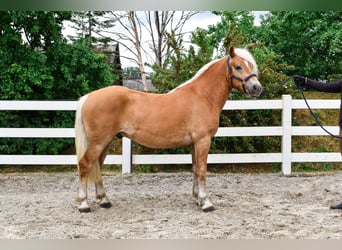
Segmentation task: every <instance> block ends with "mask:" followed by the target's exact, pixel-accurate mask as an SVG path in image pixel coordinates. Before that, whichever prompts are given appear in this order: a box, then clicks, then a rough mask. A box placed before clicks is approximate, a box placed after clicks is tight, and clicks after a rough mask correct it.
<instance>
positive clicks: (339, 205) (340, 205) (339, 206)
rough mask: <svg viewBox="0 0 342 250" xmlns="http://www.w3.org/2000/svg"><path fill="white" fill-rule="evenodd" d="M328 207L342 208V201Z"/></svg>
mask: <svg viewBox="0 0 342 250" xmlns="http://www.w3.org/2000/svg"><path fill="white" fill-rule="evenodd" d="M330 209H342V202H341V203H340V204H337V205H332V206H330Z"/></svg>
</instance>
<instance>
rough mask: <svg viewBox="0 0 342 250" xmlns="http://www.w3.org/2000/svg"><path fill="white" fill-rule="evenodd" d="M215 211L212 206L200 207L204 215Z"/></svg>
mask: <svg viewBox="0 0 342 250" xmlns="http://www.w3.org/2000/svg"><path fill="white" fill-rule="evenodd" d="M215 210H216V209H215V207H214V206H210V207H205V208H203V207H202V211H203V212H205V213H208V212H213V211H215Z"/></svg>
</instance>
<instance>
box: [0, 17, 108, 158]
mask: <svg viewBox="0 0 342 250" xmlns="http://www.w3.org/2000/svg"><path fill="white" fill-rule="evenodd" d="M67 18H70V13H69V12H5V13H2V15H1V17H0V34H1V36H0V83H1V84H0V96H1V99H2V100H58V99H60V100H65V99H70V100H76V99H78V98H79V97H80V96H81V95H84V94H86V93H88V92H89V91H91V90H94V89H98V88H100V87H103V86H107V85H110V84H111V83H112V82H113V80H114V75H113V74H112V70H111V68H110V67H109V66H108V65H107V64H106V63H105V56H104V55H101V54H96V53H95V52H94V51H93V50H92V48H91V47H90V44H89V43H88V42H87V41H86V40H80V41H78V42H76V43H74V44H67V43H66V41H65V40H64V39H63V37H62V33H61V23H62V21H63V20H65V19H67ZM22 31H24V34H25V37H26V39H27V41H25V40H23V38H22V37H23V34H22ZM0 124H1V127H57V128H59V127H73V125H74V113H73V112H37V111H32V112H31V111H30V112H24V111H21V112H1V116H0ZM72 144H73V140H72V139H58V140H56V139H53V140H52V139H11V138H10V139H7V138H1V139H0V152H1V153H11V154H15V153H20V154H32V153H33V154H34V153H41V154H42V153H46V154H56V153H60V152H61V151H63V150H65V149H66V148H68V147H70V145H72Z"/></svg>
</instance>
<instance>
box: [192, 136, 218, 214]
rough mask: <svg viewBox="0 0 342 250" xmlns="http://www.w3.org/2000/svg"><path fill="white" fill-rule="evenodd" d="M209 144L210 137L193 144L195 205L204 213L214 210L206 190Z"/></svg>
mask: <svg viewBox="0 0 342 250" xmlns="http://www.w3.org/2000/svg"><path fill="white" fill-rule="evenodd" d="M210 143H211V137H208V138H203V139H201V140H200V141H199V142H197V143H195V144H194V148H195V156H194V157H195V160H196V161H195V162H196V170H195V173H196V179H197V180H196V181H197V184H198V197H197V203H198V205H199V206H201V208H202V210H203V211H204V212H211V211H213V210H215V208H214V206H213V204H212V203H211V202H210V200H209V198H208V195H207V189H206V173H207V159H208V153H209V148H210Z"/></svg>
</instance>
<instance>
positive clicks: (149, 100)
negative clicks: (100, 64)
mask: <svg viewBox="0 0 342 250" xmlns="http://www.w3.org/2000/svg"><path fill="white" fill-rule="evenodd" d="M233 88H235V89H237V90H239V91H240V92H243V93H245V94H246V95H248V96H254V97H256V96H259V95H260V94H261V92H262V86H261V84H260V82H259V81H258V69H257V65H256V62H255V60H254V58H253V56H252V55H251V54H250V53H249V52H248V51H247V50H245V49H238V48H236V49H235V48H234V47H233V46H232V47H230V49H229V55H228V56H226V57H224V58H221V59H218V60H214V61H212V62H210V63H208V64H206V65H205V66H203V67H202V68H201V69H200V70H199V71H198V72H197V73H196V75H195V76H194V77H193V78H192V79H190V80H189V81H187V82H185V83H184V84H182V85H180V86H178V87H177V88H175V89H174V90H172V91H170V92H168V93H166V94H152V93H145V92H139V91H134V90H130V89H128V88H125V87H120V86H110V87H105V88H102V89H99V90H95V91H93V92H91V93H88V94H87V95H85V96H83V97H81V98H80V100H79V102H78V107H77V111H76V121H75V130H76V131H75V144H76V151H77V160H78V170H79V184H78V185H79V186H78V193H77V200H78V201H79V202H80V206H79V211H80V212H90V211H91V210H90V207H89V205H88V201H87V183H88V182H90V183H95V189H96V199H97V201H98V204H99V205H100V206H101V207H106V208H107V207H111V202H110V200H109V199H108V198H107V196H106V194H105V189H104V185H103V181H102V177H101V168H102V166H103V163H104V160H105V157H106V155H107V153H108V150H109V147H110V144H111V142H112V140H113V139H114V138H115V137H116V136H117V137H122V136H125V137H128V138H130V139H132V140H133V141H136V142H137V143H139V144H142V145H144V146H147V147H150V148H171V147H184V146H191V147H192V171H193V191H192V193H193V196H194V197H195V199H196V201H197V204H198V205H199V206H200V207H201V208H202V210H203V211H205V212H208V211H212V210H214V206H213V204H212V203H211V202H210V200H209V198H208V195H207V190H206V172H207V157H208V152H209V148H210V144H211V139H212V137H213V136H214V135H215V133H216V131H217V129H218V126H219V117H220V113H221V110H222V108H223V105H224V104H225V102H226V100H227V97H228V95H229V94H230V92H231V90H232V89H233Z"/></svg>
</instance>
